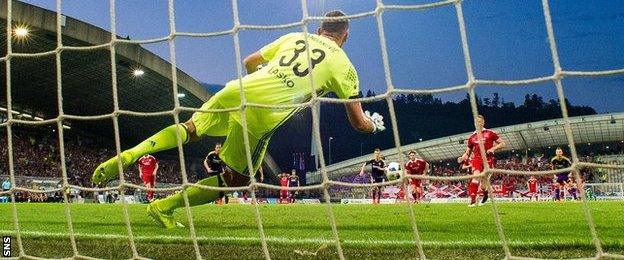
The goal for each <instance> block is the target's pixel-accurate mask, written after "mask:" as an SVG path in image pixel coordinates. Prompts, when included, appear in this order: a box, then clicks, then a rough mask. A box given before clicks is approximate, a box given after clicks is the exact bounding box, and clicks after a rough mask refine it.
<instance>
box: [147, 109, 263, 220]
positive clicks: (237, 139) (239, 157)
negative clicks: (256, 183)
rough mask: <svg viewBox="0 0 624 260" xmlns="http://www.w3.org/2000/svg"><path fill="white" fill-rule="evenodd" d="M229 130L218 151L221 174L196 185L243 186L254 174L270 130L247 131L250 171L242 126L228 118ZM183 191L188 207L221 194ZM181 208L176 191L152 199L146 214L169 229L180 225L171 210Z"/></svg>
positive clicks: (179, 197) (194, 188) (196, 189)
mask: <svg viewBox="0 0 624 260" xmlns="http://www.w3.org/2000/svg"><path fill="white" fill-rule="evenodd" d="M229 131H230V132H229V133H228V135H227V138H226V140H225V142H224V143H223V147H222V148H221V153H220V154H219V155H220V157H221V160H223V162H224V163H225V165H226V167H225V170H224V173H223V174H221V175H218V176H212V177H209V178H206V179H203V180H201V181H199V182H198V183H197V184H200V185H204V186H210V187H242V186H246V185H249V180H250V175H249V174H250V172H251V173H255V172H256V171H257V169H258V168H259V167H260V163H261V162H262V159H263V158H264V155H265V153H266V149H267V147H268V142H269V139H270V137H271V134H272V133H273V131H270V132H268V133H266V134H263V135H259V136H260V137H258V136H255V135H252V134H249V144H250V147H251V149H252V150H251V151H252V152H253V153H252V163H253V167H254V168H253V169H252V170H251V171H248V170H247V159H246V156H245V145H244V142H243V136H242V135H243V131H242V127H241V126H240V124H238V122H236V121H231V122H230V126H229ZM185 191H186V194H187V196H188V200H189V206H191V207H192V206H197V205H202V204H206V203H210V202H213V201H215V200H216V199H218V198H219V197H221V196H220V194H221V192H220V191H218V190H212V189H203V188H199V187H188V188H186V189H185ZM181 207H184V197H183V195H182V193H181V192H180V193H177V194H174V195H171V196H169V197H167V198H165V199H162V200H156V201H154V202H152V203H151V204H150V207H148V214H149V215H150V216H151V217H152V218H154V220H156V221H157V222H158V223H160V224H162V225H163V226H165V227H167V228H173V227H176V226H180V225H178V223H177V222H175V221H174V219H173V211H174V210H175V209H177V208H181Z"/></svg>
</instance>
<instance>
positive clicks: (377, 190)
mask: <svg viewBox="0 0 624 260" xmlns="http://www.w3.org/2000/svg"><path fill="white" fill-rule="evenodd" d="M369 164H370V165H371V175H370V176H371V183H381V182H383V181H384V179H385V177H386V162H384V161H383V160H382V159H381V150H380V149H379V148H377V149H375V152H374V158H373V159H372V160H370V161H367V162H365V163H364V164H363V165H362V169H361V170H360V176H362V175H364V168H366V165H369ZM380 199H381V187H380V186H377V187H374V188H373V204H379V200H380Z"/></svg>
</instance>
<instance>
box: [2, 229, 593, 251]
mask: <svg viewBox="0 0 624 260" xmlns="http://www.w3.org/2000/svg"><path fill="white" fill-rule="evenodd" d="M14 233H15V232H14V231H13V230H0V234H3V235H7V234H14ZM21 234H22V235H26V236H38V237H67V236H69V234H67V233H53V232H41V231H21ZM74 235H75V237H76V238H87V239H128V236H124V235H117V234H84V233H74ZM266 239H267V242H273V243H279V244H329V243H334V241H333V240H331V239H326V238H290V237H273V236H269V237H267V238H266ZM134 240H135V241H164V242H175V241H183V242H191V241H192V239H191V238H190V237H181V236H165V235H154V236H134ZM197 241H198V242H260V238H258V237H234V236H215V237H206V236H198V237H197ZM557 242H558V241H509V245H512V246H551V245H555V244H557ZM341 243H342V244H347V245H368V246H375V245H415V243H416V242H415V241H413V240H377V239H344V240H342V241H341ZM422 244H423V245H425V246H471V247H478V246H501V245H502V244H501V242H500V241H497V240H474V241H422ZM587 245H591V241H587Z"/></svg>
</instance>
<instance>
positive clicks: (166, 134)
mask: <svg viewBox="0 0 624 260" xmlns="http://www.w3.org/2000/svg"><path fill="white" fill-rule="evenodd" d="M176 129H177V130H176ZM176 132H178V133H179V136H180V140H182V144H186V143H187V142H188V138H189V135H188V130H187V129H186V125H185V124H177V125H170V126H168V127H166V128H164V129H163V130H160V132H158V133H156V134H154V135H152V136H151V137H150V138H147V139H146V140H145V141H143V142H141V143H139V144H138V145H137V146H135V147H133V148H131V149H128V150H126V151H125V152H127V153H129V154H130V155H132V162H133V163H134V162H135V161H136V160H138V159H139V158H141V156H143V155H146V154H150V153H155V152H160V151H163V150H169V149H171V148H174V147H176V146H178V139H177V138H176Z"/></svg>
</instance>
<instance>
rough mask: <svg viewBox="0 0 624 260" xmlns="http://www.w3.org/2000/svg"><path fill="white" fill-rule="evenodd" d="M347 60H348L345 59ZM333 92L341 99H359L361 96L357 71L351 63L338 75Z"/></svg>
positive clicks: (348, 62)
mask: <svg viewBox="0 0 624 260" xmlns="http://www.w3.org/2000/svg"><path fill="white" fill-rule="evenodd" d="M345 59H346V58H345ZM332 91H333V92H334V93H336V96H338V98H340V99H353V98H358V97H359V95H360V80H359V79H358V75H357V71H355V68H354V67H353V64H351V62H350V61H348V60H347V65H346V66H344V67H343V71H342V72H340V73H337V74H336V77H335V84H334V86H333V88H332Z"/></svg>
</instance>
